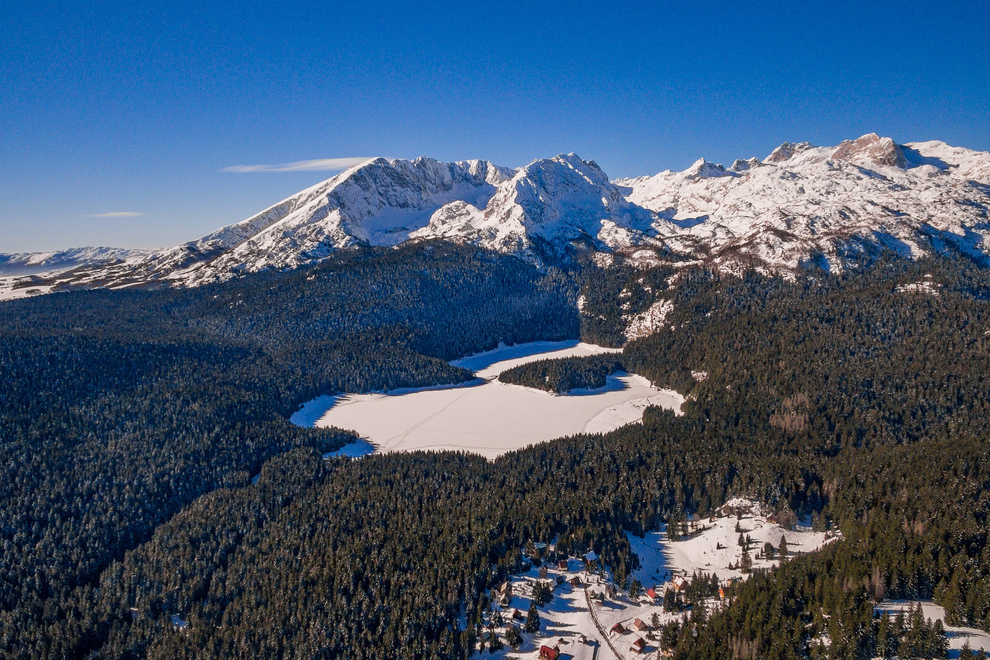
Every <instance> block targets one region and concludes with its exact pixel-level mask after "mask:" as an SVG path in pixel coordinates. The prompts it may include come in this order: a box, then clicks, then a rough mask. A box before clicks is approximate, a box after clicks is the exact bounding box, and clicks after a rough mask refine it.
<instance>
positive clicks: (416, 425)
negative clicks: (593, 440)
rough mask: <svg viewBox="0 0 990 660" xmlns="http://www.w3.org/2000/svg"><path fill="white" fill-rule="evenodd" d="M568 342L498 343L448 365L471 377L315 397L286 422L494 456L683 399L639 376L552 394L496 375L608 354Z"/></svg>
mask: <svg viewBox="0 0 990 660" xmlns="http://www.w3.org/2000/svg"><path fill="white" fill-rule="evenodd" d="M613 350H614V349H606V348H602V347H600V346H594V345H591V344H583V343H578V342H574V341H567V342H535V343H531V344H521V345H517V346H508V347H500V348H498V349H496V350H494V351H488V352H486V353H481V354H478V355H472V356H469V357H466V358H463V359H461V360H457V361H455V362H453V363H452V364H454V365H456V366H460V367H464V368H465V369H470V370H471V371H473V372H474V373H475V375H476V376H477V377H478V378H477V380H474V381H471V382H469V383H464V384H461V385H458V386H454V387H431V388H423V389H416V390H394V391H390V392H388V393H375V394H345V395H340V396H336V397H329V396H324V397H319V398H317V399H314V400H313V401H310V402H308V403H306V404H304V405H303V406H302V407H301V408H300V410H299V411H298V412H297V413H296V414H294V415H293V416H292V418H291V421H292V422H293V423H294V424H296V425H298V426H317V427H328V426H335V427H338V428H342V429H353V430H355V431H357V432H358V433H359V434H360V435H361V436H362V437H364V438H366V439H367V440H369V441H370V442H371V443H372V444H373V445H374V446H375V447H377V449H378V451H382V452H393V451H415V450H420V449H426V450H435V451H439V450H465V451H470V452H474V453H477V454H481V455H483V456H485V457H487V458H495V457H497V456H500V455H501V454H504V453H506V452H508V451H512V450H514V449H519V448H521V447H526V446H528V445H532V444H535V443H539V442H546V441H548V440H552V439H553V438H559V437H562V436H567V435H573V434H577V433H585V432H587V433H604V432H607V431H611V430H614V429H617V428H619V427H620V426H624V425H626V424H630V423H634V422H638V421H641V420H642V419H643V411H644V410H645V409H646V407H647V406H650V405H655V406H661V407H664V408H667V409H669V410H674V411H675V412H676V411H679V410H680V406H681V403H683V401H684V398H683V397H682V396H681V395H680V394H678V393H677V392H674V391H672V390H659V389H657V388H655V387H653V386H652V385H651V384H650V383H649V381H648V380H647V379H645V378H643V377H641V376H636V375H630V374H614V375H612V376H610V377H609V379H608V383H607V384H606V385H605V387H603V388H600V389H598V390H593V391H582V392H575V393H572V394H568V395H555V394H550V393H548V392H543V391H541V390H536V389H532V388H527V387H520V386H517V385H507V384H505V383H500V382H498V380H496V377H497V376H498V374H499V373H501V372H502V371H504V370H505V369H509V368H511V367H514V366H517V365H520V364H524V363H526V362H532V361H535V360H543V359H549V358H561V357H574V356H587V355H595V354H599V353H604V352H613Z"/></svg>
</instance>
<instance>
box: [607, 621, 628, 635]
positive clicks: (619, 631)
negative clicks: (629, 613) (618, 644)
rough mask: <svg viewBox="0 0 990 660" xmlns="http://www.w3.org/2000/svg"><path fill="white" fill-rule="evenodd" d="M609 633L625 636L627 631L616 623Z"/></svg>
mask: <svg viewBox="0 0 990 660" xmlns="http://www.w3.org/2000/svg"><path fill="white" fill-rule="evenodd" d="M609 632H612V633H615V634H616V635H625V634H626V633H627V632H628V631H627V630H626V628H625V626H623V625H622V624H621V623H617V624H615V625H614V626H612V629H611V630H610V631H609Z"/></svg>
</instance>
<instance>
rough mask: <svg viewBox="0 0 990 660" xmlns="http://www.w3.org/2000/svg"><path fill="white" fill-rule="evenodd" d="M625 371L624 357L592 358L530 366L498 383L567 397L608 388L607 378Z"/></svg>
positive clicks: (507, 373) (507, 372) (539, 362)
mask: <svg viewBox="0 0 990 660" xmlns="http://www.w3.org/2000/svg"><path fill="white" fill-rule="evenodd" d="M622 370H623V367H622V359H621V356H617V355H611V354H605V355H589V356H583V357H570V358H555V359H551V360H537V361H536V362H528V363H526V364H521V365H519V366H518V367H513V368H511V369H506V370H505V371H503V372H502V373H500V374H499V375H498V379H499V380H500V381H502V382H503V383H510V384H512V385H524V386H526V387H533V388H536V389H540V390H546V391H547V392H555V393H557V394H564V393H566V392H570V391H571V390H577V389H598V388H600V387H605V383H606V380H607V379H608V377H609V376H610V375H612V374H613V373H615V372H616V371H622Z"/></svg>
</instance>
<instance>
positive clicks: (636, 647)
mask: <svg viewBox="0 0 990 660" xmlns="http://www.w3.org/2000/svg"><path fill="white" fill-rule="evenodd" d="M632 650H633V651H635V652H636V653H642V652H643V651H645V650H646V642H645V641H644V640H643V638H642V637H637V638H636V641H635V642H633V643H632Z"/></svg>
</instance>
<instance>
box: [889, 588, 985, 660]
mask: <svg viewBox="0 0 990 660" xmlns="http://www.w3.org/2000/svg"><path fill="white" fill-rule="evenodd" d="M918 605H921V612H922V614H923V615H924V617H925V619H926V620H928V621H941V622H942V623H943V625H944V624H945V608H944V607H941V606H939V605H936V604H935V603H933V602H931V601H928V600H921V601H918V600H885V601H884V602H882V603H880V605H878V606H877V610H879V611H881V612H886V613H887V615H888V616H891V617H893V616H896V615H897V613H898V612H903V613H904V616H905V617H907V616H908V612H909V611H910V610H911V608H912V607H917V606H918ZM945 634H946V637H948V638H949V657H950V658H958V657H959V651H960V649H962V647H963V646H965V645H966V643H967V642H969V648H970V649H971V650H972V651H973V653H976V652H977V651H980V650H983V651H986V652H988V653H990V633H987V632H986V631H985V630H979V629H978V628H961V627H956V626H945Z"/></svg>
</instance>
